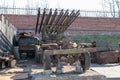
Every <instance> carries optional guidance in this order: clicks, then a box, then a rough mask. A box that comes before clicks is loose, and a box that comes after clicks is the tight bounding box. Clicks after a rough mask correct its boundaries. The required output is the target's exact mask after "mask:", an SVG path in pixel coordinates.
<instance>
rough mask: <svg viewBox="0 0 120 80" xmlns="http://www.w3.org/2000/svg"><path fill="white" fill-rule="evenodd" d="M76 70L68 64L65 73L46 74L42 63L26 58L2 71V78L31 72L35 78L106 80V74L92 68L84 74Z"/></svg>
mask: <svg viewBox="0 0 120 80" xmlns="http://www.w3.org/2000/svg"><path fill="white" fill-rule="evenodd" d="M33 61H34V60H33ZM55 69H56V68H55V67H53V68H52V70H53V71H55ZM74 70H75V67H74V66H69V65H68V66H64V68H63V72H64V74H61V75H58V74H57V75H56V74H52V75H45V74H43V69H42V66H41V65H39V64H35V62H29V61H27V60H26V61H21V62H19V64H18V65H17V67H16V68H7V69H4V70H2V71H0V80H13V79H19V78H27V77H28V76H29V74H30V75H32V76H33V80H106V77H105V76H103V75H101V74H99V73H97V72H95V71H93V70H91V69H90V70H88V71H87V72H86V73H82V74H80V73H75V72H74Z"/></svg>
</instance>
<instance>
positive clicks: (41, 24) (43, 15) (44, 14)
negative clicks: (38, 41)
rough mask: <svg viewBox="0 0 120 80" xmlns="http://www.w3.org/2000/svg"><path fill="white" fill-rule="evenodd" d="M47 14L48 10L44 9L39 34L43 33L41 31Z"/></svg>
mask: <svg viewBox="0 0 120 80" xmlns="http://www.w3.org/2000/svg"><path fill="white" fill-rule="evenodd" d="M45 13H46V9H45V8H44V11H43V15H42V18H41V23H40V27H39V33H40V32H41V29H42V25H43V21H44V17H45Z"/></svg>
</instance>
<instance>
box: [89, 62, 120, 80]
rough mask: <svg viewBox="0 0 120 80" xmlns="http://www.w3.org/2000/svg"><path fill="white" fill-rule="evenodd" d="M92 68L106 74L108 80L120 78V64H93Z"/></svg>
mask: <svg viewBox="0 0 120 80" xmlns="http://www.w3.org/2000/svg"><path fill="white" fill-rule="evenodd" d="M91 69H92V70H94V71H96V72H98V73H100V74H103V75H105V76H106V77H107V78H108V80H120V64H119V63H114V64H101V65H100V64H92V65H91Z"/></svg>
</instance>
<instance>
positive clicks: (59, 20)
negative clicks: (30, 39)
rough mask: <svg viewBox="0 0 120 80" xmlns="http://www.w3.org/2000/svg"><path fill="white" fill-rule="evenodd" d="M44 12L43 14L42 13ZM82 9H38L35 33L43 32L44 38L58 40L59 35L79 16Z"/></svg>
mask: <svg viewBox="0 0 120 80" xmlns="http://www.w3.org/2000/svg"><path fill="white" fill-rule="evenodd" d="M41 12H42V14H41ZM79 14H80V11H79V10H78V11H75V10H72V11H71V12H70V11H69V10H63V9H62V10H58V9H55V10H53V11H52V8H51V9H50V10H48V9H46V8H44V10H43V11H41V10H40V8H39V9H38V15H37V23H36V28H35V33H36V34H37V33H38V34H40V33H41V34H42V39H43V40H58V38H59V35H60V34H63V33H64V32H65V31H66V30H67V28H68V27H69V26H70V25H71V24H72V23H73V21H74V20H75V19H76V18H77V17H78V16H79Z"/></svg>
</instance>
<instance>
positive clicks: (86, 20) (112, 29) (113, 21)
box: [5, 15, 120, 34]
mask: <svg viewBox="0 0 120 80" xmlns="http://www.w3.org/2000/svg"><path fill="white" fill-rule="evenodd" d="M5 16H6V18H7V19H8V20H9V22H11V23H13V25H15V26H16V27H17V28H18V29H19V30H31V29H34V28H35V25H36V19H37V16H36V15H5ZM88 30H89V31H88ZM96 30H97V31H96ZM106 30H107V32H106ZM116 30H117V31H116ZM71 31H72V32H71ZM68 32H71V34H77V33H85V34H96V33H97V34H100V33H108V34H112V33H113V34H116V33H120V18H99V17H78V18H77V19H76V20H75V21H74V22H73V23H72V25H71V26H70V27H69V29H68Z"/></svg>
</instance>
